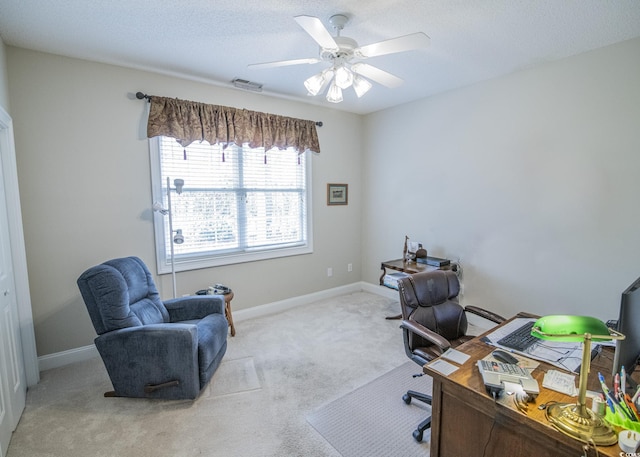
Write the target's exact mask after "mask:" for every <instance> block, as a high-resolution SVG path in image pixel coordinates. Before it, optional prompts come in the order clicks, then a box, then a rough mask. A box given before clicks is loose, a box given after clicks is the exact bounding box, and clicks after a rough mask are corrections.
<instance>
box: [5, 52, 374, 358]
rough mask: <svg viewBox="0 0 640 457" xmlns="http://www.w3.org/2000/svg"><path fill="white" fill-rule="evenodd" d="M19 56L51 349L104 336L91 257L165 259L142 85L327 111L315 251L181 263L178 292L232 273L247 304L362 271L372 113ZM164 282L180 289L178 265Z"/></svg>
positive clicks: (35, 276)
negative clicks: (364, 167) (158, 238)
mask: <svg viewBox="0 0 640 457" xmlns="http://www.w3.org/2000/svg"><path fill="white" fill-rule="evenodd" d="M7 61H8V75H9V77H8V79H9V84H10V87H11V92H10V101H11V107H12V116H13V119H14V128H15V138H16V151H17V161H18V173H19V179H20V194H21V200H22V202H21V203H22V209H23V220H24V229H25V240H26V249H27V258H28V266H29V278H30V287H31V299H32V303H33V314H34V322H35V331H36V339H37V345H38V354H39V355H40V356H42V355H46V354H52V353H56V352H60V351H64V350H69V349H74V348H78V347H82V346H85V345H88V344H91V343H92V341H93V338H94V337H95V332H94V330H93V327H92V326H91V323H90V321H89V317H88V314H87V312H86V309H85V307H84V304H83V302H82V300H81V297H80V294H79V292H78V288H77V286H76V282H75V281H76V279H77V277H78V276H79V275H80V274H81V273H82V272H83V271H84V270H85V269H86V268H88V267H90V266H92V265H94V264H97V263H100V262H102V261H105V260H107V259H110V258H114V257H119V256H126V255H137V256H139V257H141V258H142V259H143V260H144V261H145V262H146V263H147V264H148V265H149V267H150V269H151V270H152V271H155V254H154V244H153V224H152V219H151V211H150V207H151V204H152V199H151V184H150V172H149V151H148V144H147V140H146V139H145V138H144V133H143V132H144V122H145V103H146V102H142V101H139V100H135V99H133V94H134V93H135V92H136V91H143V92H146V93H149V94H157V95H163V96H168V97H178V98H183V99H189V100H196V101H200V102H205V103H214V104H221V105H230V106H236V107H241V108H247V109H252V110H258V111H265V112H272V113H276V114H282V115H286V116H293V117H300V118H304V119H313V120H321V121H323V122H324V126H323V127H322V128H320V129H319V131H318V132H319V136H320V145H321V148H322V152H321V154H319V155H314V156H313V157H312V162H313V231H314V253H313V254H310V255H302V256H296V257H289V258H282V259H277V260H272V261H260V262H253V263H245V264H239V265H233V266H228V267H218V268H210V269H204V270H197V271H192V272H184V273H178V275H177V284H178V294H186V293H192V292H194V291H195V290H198V289H201V288H204V287H206V286H208V285H211V284H213V283H216V282H222V283H225V284H228V285H229V286H231V287H232V288H233V289H234V291H235V299H234V301H233V306H234V309H236V310H239V309H244V308H248V307H253V306H256V305H260V304H265V303H271V302H275V301H279V300H283V299H286V298H290V297H296V296H300V295H304V294H308V293H312V292H316V291H319V290H324V289H329V288H332V287H337V286H341V285H345V284H350V283H353V282H356V281H359V280H360V277H361V269H360V257H361V251H360V236H361V233H362V226H361V220H360V215H361V201H362V192H361V185H360V163H361V160H362V157H361V156H362V151H361V138H362V134H361V128H362V125H361V124H362V119H361V117H360V116H357V115H352V114H346V113H342V112H338V111H334V110H330V109H326V108H320V107H314V106H311V105H307V104H302V103H297V102H291V101H287V100H282V99H277V98H272V97H267V96H264V95H260V94H254V93H248V92H243V91H239V90H234V89H229V88H222V87H217V86H213V85H209V84H204V83H201V82H194V81H189V80H185V79H178V78H175V77H169V76H162V75H158V74H154V73H150V72H144V71H138V70H132V69H125V68H122V67H117V66H111V65H104V64H98V63H91V62H87V61H82V60H76V59H71V58H65V57H60V56H55V55H51V54H44V53H38V52H33V51H29V50H25V49H19V48H15V47H7ZM327 182H345V183H349V185H350V187H349V190H350V195H349V205H348V206H346V207H327V206H326V204H325V201H326V184H327ZM348 263H352V264H353V266H354V270H353V272H351V273H348V272H347V264H348ZM327 267H333V277H331V278H328V277H327V275H326V269H327ZM158 287H159V288H160V291H161V294H162V296H163V297H166V298H168V297H170V296H171V276H170V275H163V276H162V277H160V278H158Z"/></svg>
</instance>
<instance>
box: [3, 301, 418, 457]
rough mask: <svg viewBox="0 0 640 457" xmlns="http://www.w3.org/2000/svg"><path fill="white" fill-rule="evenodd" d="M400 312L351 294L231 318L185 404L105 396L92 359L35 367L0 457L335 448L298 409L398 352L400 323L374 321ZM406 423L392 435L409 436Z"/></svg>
mask: <svg viewBox="0 0 640 457" xmlns="http://www.w3.org/2000/svg"><path fill="white" fill-rule="evenodd" d="M398 311H399V304H398V302H397V301H394V300H390V299H387V298H383V297H380V296H378V295H375V294H370V293H366V292H359V293H354V294H348V295H344V296H340V297H336V298H333V299H328V300H323V301H319V302H317V303H314V304H310V305H306V306H301V307H298V308H295V309H292V310H289V311H286V312H283V313H280V314H277V315H272V316H266V317H261V318H257V319H251V320H246V321H242V322H236V330H237V334H236V336H235V337H233V338H231V337H229V339H228V341H229V348H228V350H227V354H226V356H225V358H224V362H223V364H222V365H221V367H220V369H219V370H218V371H217V372H216V374H215V375H214V377H213V379H212V381H211V383H210V385H209V386H208V387H207V388H205V390H204V391H203V392H202V394H201V395H200V397H199V398H198V399H197V400H195V401H152V400H144V399H127V398H104V397H103V396H102V394H103V393H104V392H105V391H108V390H110V389H111V384H110V382H109V378H108V376H107V374H106V371H105V369H104V366H103V364H102V361H101V360H100V359H99V358H96V359H92V360H89V361H87V362H82V363H77V364H74V365H69V366H66V367H62V368H56V369H53V370H48V371H45V372H43V373H42V376H41V382H40V383H39V384H38V385H37V386H34V387H33V388H30V389H29V391H28V392H27V406H26V408H25V411H24V414H23V416H22V418H21V420H20V423H19V424H18V428H17V430H16V431H15V432H14V435H13V438H12V440H11V443H10V445H9V452H8V457H57V456H65V457H88V456H91V457H100V456H105V457H106V456H109V457H111V456H123V457H128V456H131V457H146V456H149V457H151V456H153V457H163V456H167V457H182V456H184V457H193V456H220V457H234V456H242V457H254V456H255V457H287V456H296V457H297V456H304V457H307V456H312V457H315V456H318V457H340V454H339V453H338V451H336V449H335V448H334V447H333V446H331V445H330V444H329V443H328V442H327V441H326V440H325V439H324V438H323V437H322V436H321V435H320V434H319V433H318V432H317V431H316V430H315V429H314V428H313V427H312V426H311V425H310V424H309V423H308V422H307V420H306V417H307V416H308V415H309V414H310V413H312V412H313V411H316V410H317V409H318V408H320V407H321V406H323V405H325V404H327V403H329V402H331V401H333V400H335V399H337V398H340V397H343V396H344V395H346V394H348V393H349V392H351V391H353V390H355V389H357V388H358V387H361V386H363V385H365V384H367V383H369V382H370V381H372V380H374V379H376V378H378V377H380V376H382V375H383V374H385V373H387V372H389V371H390V370H392V369H394V368H396V367H398V366H400V365H403V364H404V363H405V362H406V361H407V360H408V359H407V357H406V355H405V354H404V348H403V344H402V334H401V331H400V329H399V327H398V321H389V320H385V319H384V316H387V315H390V314H396V313H397V312H398ZM416 368H418V369H419V367H416ZM393 401H394V402H396V404H397V402H400V406H402V407H407V406H406V405H404V404H403V403H402V401H401V400H400V399H399V398H397V397H395V398H394V399H393ZM407 408H411V407H407ZM411 427H413V425H412V426H411ZM411 427H410V428H409V430H403V431H402V433H400V434H398V436H397V437H396V438H395V439H396V440H399V441H405V442H407V443H410V444H411V445H413V444H416V443H415V442H414V440H413V438H412V437H411ZM356 440H357V439H356ZM418 446H419V445H418ZM393 457H395V456H393Z"/></svg>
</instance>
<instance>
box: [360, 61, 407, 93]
mask: <svg viewBox="0 0 640 457" xmlns="http://www.w3.org/2000/svg"><path fill="white" fill-rule="evenodd" d="M351 71H353V72H354V73H357V74H359V75H361V76H364V77H365V78H368V79H370V80H372V81H375V82H377V83H378V84H382V85H383V86H386V87H388V88H390V89H393V88H395V87H399V86H401V85H402V84H403V83H404V81H403V80H402V79H401V78H398V77H397V76H395V75H392V74H391V73H388V72H386V71H384V70H380V69H379V68H377V67H374V66H372V65H369V64H366V63H362V62H358V63H356V64H353V65H352V66H351Z"/></svg>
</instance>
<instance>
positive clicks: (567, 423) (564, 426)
mask: <svg viewBox="0 0 640 457" xmlns="http://www.w3.org/2000/svg"><path fill="white" fill-rule="evenodd" d="M546 416H547V419H548V420H549V422H551V424H553V426H554V427H555V428H557V429H558V430H560V431H561V432H562V433H564V434H565V435H568V436H570V437H571V438H575V439H577V440H580V441H582V442H584V443H589V442H593V443H595V444H596V445H599V446H611V445H612V444H616V443H617V442H618V437H617V435H616V432H615V431H614V430H613V429H612V428H611V427H610V426H609V424H608V423H607V422H605V421H604V420H603V419H602V418H601V417H599V416H597V415H596V414H595V413H594V412H593V411H591V410H590V409H588V408H585V407H584V406H581V405H579V404H576V403H555V404H553V405H549V406H548V407H547V410H546Z"/></svg>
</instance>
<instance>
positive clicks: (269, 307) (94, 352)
mask: <svg viewBox="0 0 640 457" xmlns="http://www.w3.org/2000/svg"><path fill="white" fill-rule="evenodd" d="M361 291H365V292H370V293H374V294H377V295H382V296H383V297H388V298H392V299H398V291H397V290H393V289H389V288H388V287H383V286H379V285H374V284H370V283H367V282H363V281H360V282H355V283H353V284H347V285H345V286H340V287H335V288H333V289H326V290H321V291H318V292H313V293H311V294H307V295H301V296H299V297H292V298H287V299H286V300H280V301H277V302H272V303H267V304H264V305H259V306H254V307H253V308H247V309H240V310H238V311H233V321H234V323H237V322H241V321H243V320H247V319H253V318H256V317H262V316H268V315H271V314H276V313H280V312H283V311H286V310H288V309H291V308H295V307H297V306H303V305H308V304H310V303H313V302H316V301H319V300H325V299H327V298H332V297H337V296H339V295H344V294H350V293H354V292H361ZM99 355H100V354H99V353H98V349H96V347H95V345H93V344H91V345H89V346H83V347H80V348H76V349H69V350H68V351H62V352H56V353H54V354H47V355H43V356H41V357H38V368H39V370H40V371H45V370H50V369H52V368H59V367H62V366H65V365H69V364H72V363H75V362H82V361H85V360H88V359H91V358H93V357H98V356H99Z"/></svg>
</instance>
